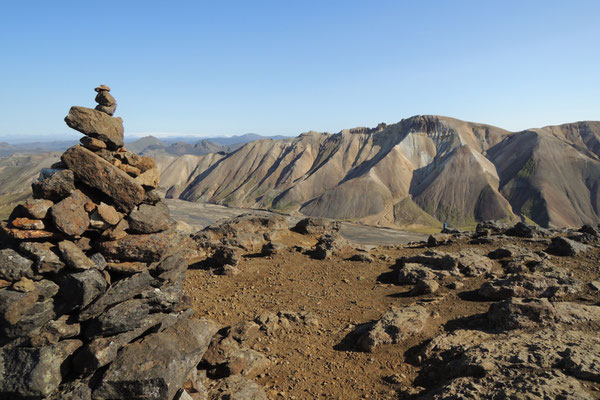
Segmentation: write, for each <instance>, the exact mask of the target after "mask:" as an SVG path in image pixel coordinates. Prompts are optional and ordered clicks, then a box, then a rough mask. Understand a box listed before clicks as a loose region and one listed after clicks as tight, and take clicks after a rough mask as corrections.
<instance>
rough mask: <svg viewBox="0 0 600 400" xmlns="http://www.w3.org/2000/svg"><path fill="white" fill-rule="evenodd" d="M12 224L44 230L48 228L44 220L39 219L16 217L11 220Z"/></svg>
mask: <svg viewBox="0 0 600 400" xmlns="http://www.w3.org/2000/svg"><path fill="white" fill-rule="evenodd" d="M11 224H12V226H14V227H15V228H18V229H27V230H43V229H46V225H44V222H43V221H40V220H39V219H29V218H15V219H13V220H12V221H11Z"/></svg>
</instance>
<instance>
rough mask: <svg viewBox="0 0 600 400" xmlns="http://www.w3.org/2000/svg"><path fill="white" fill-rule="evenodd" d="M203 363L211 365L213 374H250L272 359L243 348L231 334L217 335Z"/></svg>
mask: <svg viewBox="0 0 600 400" xmlns="http://www.w3.org/2000/svg"><path fill="white" fill-rule="evenodd" d="M202 362H203V363H206V364H208V365H210V366H211V368H210V370H211V371H210V372H211V374H212V375H213V376H217V377H225V376H229V375H235V374H241V375H248V374H250V373H252V372H256V371H257V370H261V369H263V368H265V367H267V366H268V365H269V364H270V361H269V360H268V359H267V358H266V357H265V356H264V355H263V354H261V353H259V352H257V351H255V350H251V349H244V348H241V347H240V345H239V343H238V342H237V341H236V340H234V339H233V338H232V337H231V336H222V335H215V337H214V338H213V339H212V341H211V344H210V346H209V347H208V350H206V353H205V354H204V358H203V359H202Z"/></svg>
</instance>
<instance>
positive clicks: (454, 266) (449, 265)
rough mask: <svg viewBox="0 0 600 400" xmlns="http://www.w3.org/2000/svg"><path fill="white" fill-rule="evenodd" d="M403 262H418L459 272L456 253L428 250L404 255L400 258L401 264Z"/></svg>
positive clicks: (455, 272) (434, 267)
mask: <svg viewBox="0 0 600 400" xmlns="http://www.w3.org/2000/svg"><path fill="white" fill-rule="evenodd" d="M403 263H416V264H423V265H427V266H429V267H430V268H433V269H441V270H447V271H450V272H452V273H454V274H458V272H459V269H458V257H456V255H454V254H449V253H443V252H441V251H431V250H428V251H426V252H424V253H421V254H419V255H416V256H412V257H403V258H402V259H400V265H402V264H403Z"/></svg>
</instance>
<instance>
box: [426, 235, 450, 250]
mask: <svg viewBox="0 0 600 400" xmlns="http://www.w3.org/2000/svg"><path fill="white" fill-rule="evenodd" d="M451 241H452V235H450V234H447V233H436V234H433V235H430V236H429V238H427V245H428V246H429V247H435V246H441V245H443V244H447V243H450V242H451Z"/></svg>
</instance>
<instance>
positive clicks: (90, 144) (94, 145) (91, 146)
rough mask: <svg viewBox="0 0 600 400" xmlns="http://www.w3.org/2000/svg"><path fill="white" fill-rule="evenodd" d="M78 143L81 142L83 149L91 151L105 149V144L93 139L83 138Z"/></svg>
mask: <svg viewBox="0 0 600 400" xmlns="http://www.w3.org/2000/svg"><path fill="white" fill-rule="evenodd" d="M79 142H81V144H82V145H83V147H85V148H86V149H88V150H91V151H96V150H102V149H106V143H104V142H103V141H102V140H98V139H94V138H93V137H89V136H84V137H82V138H81V139H79Z"/></svg>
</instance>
